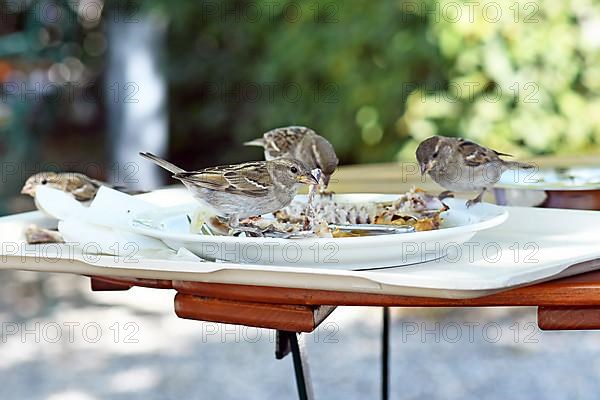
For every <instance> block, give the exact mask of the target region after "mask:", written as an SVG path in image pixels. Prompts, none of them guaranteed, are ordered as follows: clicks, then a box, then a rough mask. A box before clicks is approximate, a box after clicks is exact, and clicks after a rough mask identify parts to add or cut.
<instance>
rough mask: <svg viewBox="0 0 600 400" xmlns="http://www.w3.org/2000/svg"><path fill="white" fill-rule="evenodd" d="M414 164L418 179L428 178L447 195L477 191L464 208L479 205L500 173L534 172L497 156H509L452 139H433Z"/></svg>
mask: <svg viewBox="0 0 600 400" xmlns="http://www.w3.org/2000/svg"><path fill="white" fill-rule="evenodd" d="M416 155H417V161H418V163H419V167H420V169H421V175H424V174H429V176H431V178H432V179H433V180H434V181H435V182H436V183H438V184H439V185H441V186H442V187H444V188H445V189H446V190H447V191H446V192H444V193H442V196H444V195H445V196H448V194H449V193H450V192H454V191H457V192H470V191H477V192H479V194H478V195H477V197H475V198H473V199H471V200H469V201H467V207H470V206H472V205H474V204H477V203H479V202H481V198H482V197H483V194H484V193H485V191H486V190H488V189H490V188H492V187H493V186H494V185H495V184H496V183H497V182H498V181H499V180H500V176H501V175H502V173H503V172H504V171H506V170H508V169H518V168H533V165H531V164H526V163H522V162H517V161H505V160H503V159H501V158H500V156H509V157H510V154H505V153H499V152H497V151H495V150H492V149H489V148H487V147H483V146H480V145H478V144H477V143H474V142H471V141H468V140H465V139H461V138H453V137H445V136H432V137H430V138H428V139H425V140H424V141H423V142H421V144H419V147H418V148H417V152H416Z"/></svg>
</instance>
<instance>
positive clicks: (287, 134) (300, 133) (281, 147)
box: [264, 126, 313, 158]
mask: <svg viewBox="0 0 600 400" xmlns="http://www.w3.org/2000/svg"><path fill="white" fill-rule="evenodd" d="M309 132H313V131H312V129H309V128H305V127H302V126H290V127H286V128H277V129H273V130H272V131H269V132H267V133H265V134H264V141H265V150H266V151H267V152H268V153H269V155H270V156H271V157H273V158H280V157H287V156H290V155H291V154H292V153H293V152H294V149H295V148H296V146H298V144H299V143H300V142H301V141H302V139H304V137H305V136H306V134H307V133H309Z"/></svg>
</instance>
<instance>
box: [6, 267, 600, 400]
mask: <svg viewBox="0 0 600 400" xmlns="http://www.w3.org/2000/svg"><path fill="white" fill-rule="evenodd" d="M173 295H174V293H173V292H172V291H153V290H148V289H140V288H135V289H132V290H130V291H128V292H110V293H92V292H90V291H89V289H88V282H87V280H86V279H84V278H80V277H74V276H68V275H59V274H54V275H51V274H45V275H42V274H36V273H26V272H6V271H4V272H1V273H0V316H1V319H0V320H1V321H2V340H1V341H0V354H1V355H2V357H0V374H1V375H0V382H1V385H0V388H1V389H0V393H1V397H2V398H7V399H8V398H10V399H31V400H35V399H51V400H94V399H118V400H120V399H144V400H146V399H187V398H194V399H272V398H276V399H295V398H297V395H296V389H295V384H294V380H293V369H292V361H291V358H290V357H287V358H285V359H284V360H281V361H277V360H275V358H274V353H273V352H274V334H273V332H272V331H268V330H258V329H254V328H245V327H235V326H230V325H220V324H212V323H201V322H197V321H185V320H181V319H178V318H177V317H176V316H175V315H174V313H173V308H172V307H173V304H172V302H173ZM380 323H381V311H380V310H379V309H374V308H339V309H338V310H336V311H335V312H334V314H333V315H332V316H331V317H330V318H329V319H328V320H327V321H326V323H324V324H323V325H322V326H321V327H320V328H319V329H318V330H317V331H316V332H315V333H313V334H310V335H305V336H304V338H305V341H306V343H307V346H308V351H309V360H310V367H311V375H312V378H313V384H314V390H315V397H316V398H317V399H372V398H373V399H374V398H378V396H379V379H380V366H379V354H380V342H379V338H380V329H381V326H380ZM391 335H392V344H391V358H392V367H391V374H392V379H391V398H393V399H505V398H510V399H511V400H518V399H531V398H541V399H561V400H564V399H578V400H581V399H594V400H595V399H597V393H598V391H600V381H599V380H598V379H597V376H598V375H599V373H600V361H599V360H600V357H599V356H600V340H599V339H600V338H599V337H598V336H597V334H596V333H593V332H591V333H590V332H572V333H543V332H540V331H538V330H537V328H535V311H534V310H533V309H528V308H523V309H512V310H508V309H501V308H497V309H485V310H484V309H464V310H446V309H440V310H420V309H403V310H401V309H397V310H394V312H393V314H392V332H391Z"/></svg>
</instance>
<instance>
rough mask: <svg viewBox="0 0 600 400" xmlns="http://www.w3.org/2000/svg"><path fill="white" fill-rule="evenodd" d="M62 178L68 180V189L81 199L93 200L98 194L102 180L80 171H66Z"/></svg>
mask: <svg viewBox="0 0 600 400" xmlns="http://www.w3.org/2000/svg"><path fill="white" fill-rule="evenodd" d="M60 176H61V179H65V180H66V184H67V186H66V191H67V192H69V193H71V194H72V195H73V196H75V198H76V199H77V200H79V201H86V200H91V199H93V198H94V197H95V196H96V193H97V192H98V189H100V186H102V182H100V181H98V180H96V179H92V178H90V177H88V176H86V175H84V174H80V173H68V172H67V173H64V174H61V175H60Z"/></svg>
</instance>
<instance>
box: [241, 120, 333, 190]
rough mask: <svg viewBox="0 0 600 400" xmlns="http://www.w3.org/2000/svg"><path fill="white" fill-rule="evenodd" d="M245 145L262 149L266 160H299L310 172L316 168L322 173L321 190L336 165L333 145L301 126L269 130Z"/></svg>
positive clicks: (326, 183) (327, 182)
mask: <svg viewBox="0 0 600 400" xmlns="http://www.w3.org/2000/svg"><path fill="white" fill-rule="evenodd" d="M245 145H246V146H260V147H262V148H264V151H265V159H266V160H274V159H277V158H294V159H296V160H300V161H303V162H304V163H305V164H306V165H307V166H308V167H309V168H310V169H311V170H313V169H315V168H319V169H320V170H321V171H322V172H323V175H322V180H323V182H322V183H323V185H324V186H325V187H326V186H327V185H328V184H329V180H330V178H331V175H332V174H333V173H334V172H335V170H336V168H337V166H338V163H339V160H338V158H337V155H336V154H335V149H334V148H333V145H332V144H331V143H329V141H328V140H327V139H325V138H324V137H323V136H320V135H318V134H317V133H316V132H315V131H314V130H312V129H310V128H307V127H304V126H288V127H283V128H276V129H272V130H270V131H268V132H266V133H265V134H263V136H262V137H261V138H258V139H255V140H252V141H249V142H246V143H245Z"/></svg>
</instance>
